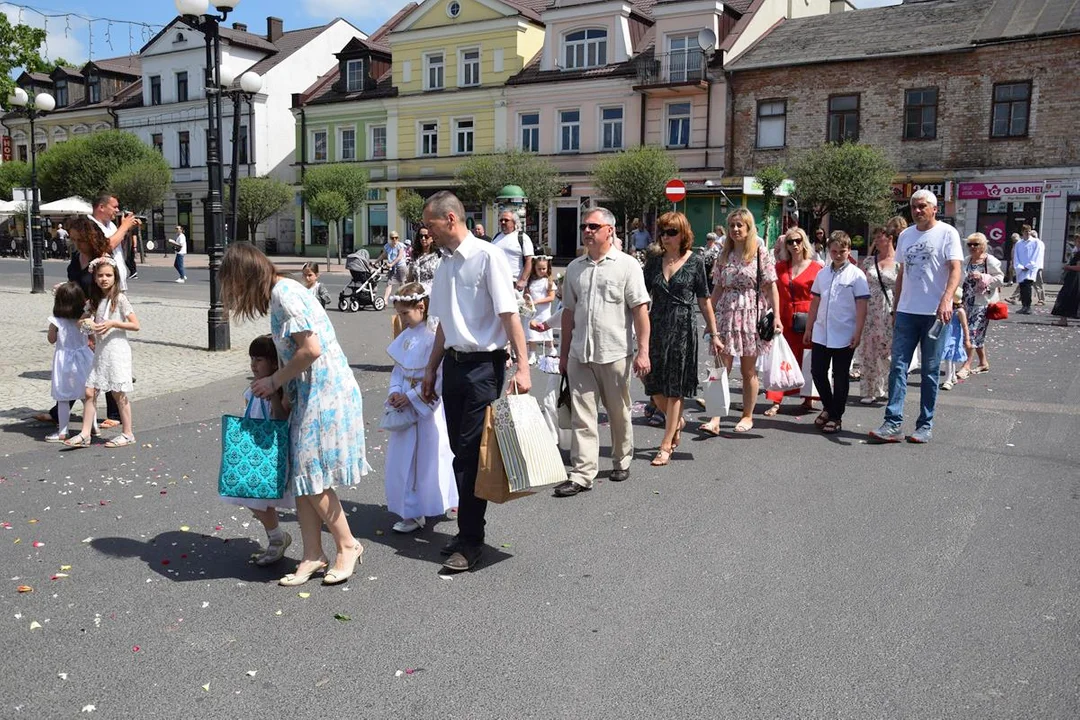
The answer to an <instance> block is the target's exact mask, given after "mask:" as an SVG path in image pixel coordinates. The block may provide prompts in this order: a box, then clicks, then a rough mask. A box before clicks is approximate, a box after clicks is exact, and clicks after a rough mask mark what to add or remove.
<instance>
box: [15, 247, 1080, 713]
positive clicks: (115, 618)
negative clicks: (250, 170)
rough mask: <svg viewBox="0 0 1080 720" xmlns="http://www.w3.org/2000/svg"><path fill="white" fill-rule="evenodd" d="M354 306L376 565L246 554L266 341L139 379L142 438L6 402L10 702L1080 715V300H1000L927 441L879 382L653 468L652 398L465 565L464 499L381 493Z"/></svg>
mask: <svg viewBox="0 0 1080 720" xmlns="http://www.w3.org/2000/svg"><path fill="white" fill-rule="evenodd" d="M4 265H6V263H0V266H4ZM49 270H50V274H52V272H53V269H52V268H51V267H50V268H49ZM3 271H4V270H3V269H2V268H0V273H2V272H3ZM140 275H142V271H140ZM147 278H148V279H152V281H153V282H155V283H156V282H157V279H156V274H154V273H152V274H150V275H148V276H147ZM198 286H199V281H195V282H192V283H189V284H188V285H185V286H175V285H173V286H172V287H168V288H166V287H165V284H164V282H162V287H161V288H160V292H162V293H164V292H185V293H186V292H189V291H191V290H192V289H195V288H198ZM154 287H155V290H157V289H158V288H157V285H156V284H155V285H154ZM204 287H205V286H204ZM335 290H336V289H335ZM331 317H332V318H333V319H334V322H335V325H336V326H337V328H338V332H339V335H340V336H341V338H342V342H343V345H344V347H345V350H346V352H347V353H348V355H349V358H350V361H351V362H352V363H353V365H354V368H355V369H356V371H357V374H358V377H359V379H360V381H361V387H362V388H363V390H364V393H365V398H366V401H367V403H366V407H365V415H366V417H367V419H368V420H369V423H368V433H369V435H368V441H367V444H368V451H369V457H370V460H371V462H372V464H373V465H374V467H375V472H374V473H373V474H372V475H371V476H370V477H369V481H368V482H366V483H364V484H363V485H361V486H359V487H357V488H354V489H350V490H346V491H344V492H343V494H342V496H343V500H344V501H345V504H346V508H347V511H348V512H349V517H350V524H351V526H352V528H353V530H354V532H355V534H356V535H357V537H359V538H360V539H361V540H362V542H363V543H364V544H365V546H366V552H365V554H364V557H365V564H364V565H363V566H362V568H361V569H360V571H359V572H358V573H357V575H356V576H355V577H354V578H353V580H352V581H350V583H349V584H348V585H347V586H346V587H344V588H340V587H339V588H329V587H321V586H320V585H318V584H317V583H309V585H307V586H305V587H303V588H294V589H287V588H282V587H279V586H277V585H276V584H275V583H274V582H273V581H274V580H276V578H277V577H279V576H280V575H281V574H282V573H284V572H288V571H290V570H291V568H292V563H293V560H286V561H284V562H283V563H282V565H281V567H278V568H273V569H261V568H255V567H253V566H251V565H248V564H247V558H248V555H249V554H250V553H251V552H253V551H254V549H255V547H256V545H255V542H256V541H261V540H262V538H261V537H260V532H257V531H256V527H257V523H255V522H253V521H252V520H251V519H250V518H248V517H246V516H245V514H244V513H243V512H242V511H241V509H240V508H236V507H234V506H228V505H224V504H223V503H221V502H220V501H219V499H218V498H217V495H216V486H215V480H216V472H217V465H218V460H219V432H218V419H219V416H220V415H221V414H222V413H223V412H235V411H236V409H237V407H238V405H239V402H240V395H241V392H242V390H243V388H244V387H245V385H246V382H247V381H246V380H245V379H244V377H243V375H242V374H241V373H242V372H243V368H239V370H240V372H238V374H237V377H236V378H235V379H234V380H228V381H223V382H219V383H215V384H214V385H210V386H207V387H205V388H202V389H200V390H198V391H195V392H188V393H178V394H176V395H173V396H167V397H163V398H156V399H151V400H144V401H139V402H136V404H135V414H136V422H137V427H138V431H139V432H138V435H139V447H137V448H135V449H129V450H127V451H123V452H122V451H109V450H106V449H105V448H103V447H101V446H97V447H95V448H93V449H90V450H81V451H74V452H72V451H62V450H58V449H57V448H56V447H55V446H46V445H43V444H40V443H37V442H33V441H32V440H31V438H36V437H40V435H41V434H42V428H41V427H31V426H13V427H11V428H5V429H4V430H5V433H4V434H3V435H0V438H2V440H0V442H2V443H3V447H4V448H5V450H4V455H3V457H2V458H0V463H2V465H0V468H2V469H0V475H2V480H0V522H3V523H4V525H2V526H0V567H3V573H2V577H3V583H2V584H0V643H2V647H3V648H4V672H3V673H0V717H4V718H7V717H12V718H23V717H25V718H67V717H74V716H79V717H81V716H82V714H83V713H84V712H87V713H88V712H91V711H90V708H91V707H92V708H93V711H92V716H93V717H101V718H140V719H142V718H204V717H205V718H210V717H214V718H219V717H236V718H256V717H261V718H278V717H296V718H320V719H324V718H343V717H363V718H387V717H427V718H515V719H516V718H604V719H607V718H611V719H612V720H615V719H622V718H964V719H968V718H1062V719H1065V718H1076V717H1078V716H1080V676H1078V674H1077V670H1076V669H1077V667H1080V647H1078V643H1077V638H1078V636H1080V623H1078V612H1080V608H1078V599H1080V578H1078V567H1080V566H1078V563H1077V561H1076V557H1077V551H1078V549H1080V548H1078V546H1080V536H1078V533H1077V527H1078V521H1080V473H1078V472H1077V463H1078V461H1080V444H1078V443H1077V440H1076V439H1077V437H1080V422H1078V419H1080V410H1078V400H1080V366H1078V365H1077V363H1076V359H1077V356H1078V351H1080V329H1078V328H1076V327H1074V328H1071V329H1068V330H1061V329H1058V328H1052V327H1050V326H1049V325H1048V319H1047V317H1046V316H1045V314H1044V313H1041V314H1037V315H1035V316H1032V317H1029V318H1020V319H1012V320H1009V321H1006V322H1003V323H999V324H995V325H994V327H993V328H992V329H991V339H990V361H991V364H992V366H993V370H992V372H991V373H990V374H988V375H981V376H977V377H975V378H973V379H970V380H968V381H967V382H964V383H962V384H960V385H959V386H958V387H957V389H955V390H953V391H952V392H951V393H942V395H941V401H940V403H939V408H938V421H937V426H936V427H935V437H934V442H933V443H932V444H930V445H928V446H925V447H916V446H910V445H900V446H884V447H883V446H871V445H867V444H865V443H864V442H863V438H864V437H865V435H864V433H865V431H867V430H869V429H870V428H871V427H874V426H876V425H877V424H878V423H879V422H880V420H881V415H882V410H881V409H880V408H866V407H863V406H860V405H857V404H856V405H855V406H853V407H851V408H850V410H849V413H848V415H847V417H845V432H844V433H843V434H841V435H839V436H835V437H829V438H827V437H824V436H821V435H819V434H818V433H816V432H815V431H813V429H812V426H811V422H810V421H811V419H812V418H811V417H799V416H797V415H787V414H782V415H781V416H779V417H778V418H774V419H762V418H760V417H759V418H758V421H757V426H756V428H755V430H754V431H753V432H751V433H748V434H747V435H744V436H735V435H734V434H732V433H730V432H726V433H725V436H724V437H722V438H716V439H712V438H709V439H706V438H698V437H696V435H695V433H694V432H690V433H688V435H687V436H686V437H685V439H684V441H683V446H682V447H681V448H680V449H679V451H678V452H677V453H676V455H675V459H674V461H673V464H672V465H671V466H669V467H668V468H662V469H654V468H650V467H649V466H648V463H647V460H648V459H649V458H650V457H651V455H652V453H653V451H654V450H655V448H656V446H657V444H658V442H659V439H660V431H659V430H657V429H653V428H649V427H646V426H639V427H637V428H636V429H635V432H636V437H637V444H638V446H639V451H638V453H639V454H638V458H639V459H638V460H637V461H636V462H635V463H634V465H633V467H632V476H631V479H630V480H629V481H628V482H626V483H622V484H620V485H613V484H610V483H608V482H605V481H601V482H599V484H598V486H597V488H596V489H595V490H593V491H592V492H590V493H586V494H582V495H579V496H577V497H574V498H568V499H556V498H552V497H550V495H549V494H547V493H540V494H538V495H536V496H533V497H529V498H526V499H522V500H517V501H514V502H512V503H509V504H507V505H505V506H492V507H491V509H490V511H489V513H488V520H489V523H488V532H489V535H488V542H489V551H488V554H487V556H486V561H485V562H484V563H483V565H482V566H481V568H480V569H479V570H478V571H475V572H472V573H468V574H464V575H458V576H454V577H453V578H452V579H444V578H443V577H442V576H440V574H439V573H438V572H437V570H438V562H439V560H440V556H439V555H438V552H437V550H438V547H439V546H440V545H441V544H442V542H443V541H444V540H445V539H446V538H447V537H448V536H449V535H451V534H453V532H454V523H453V522H450V521H442V522H439V523H437V524H436V525H435V526H434V527H432V526H431V525H430V524H429V527H428V529H427V530H425V531H423V532H422V533H420V534H417V535H413V536H407V537H401V536H396V535H394V534H393V533H392V532H390V525H391V524H392V522H393V521H394V520H395V518H393V517H391V516H390V515H389V514H388V513H387V512H386V510H385V507H384V505H383V503H384V492H383V488H382V465H383V460H384V457H385V436H384V435H382V434H381V433H380V432H378V430H377V429H376V425H375V422H374V420H375V418H377V416H378V410H379V405H380V401H381V399H382V397H383V394H384V393H385V387H386V384H387V380H388V375H389V370H390V367H389V362H388V360H387V359H386V357H385V354H384V352H383V348H384V347H385V345H386V342H387V340H388V334H389V314H388V313H374V312H372V311H367V312H364V313H359V314H356V315H342V314H339V313H333V314H332V315H331ZM912 383H913V385H917V378H914V377H913V378H912ZM913 390H914V392H913V394H912V395H909V398H911V400H912V402H909V405H908V409H909V412H910V411H913V410H914V407H915V406H914V398H915V396H917V387H914V388H913ZM635 395H636V396H638V398H639V399H640V395H641V392H640V387H639V388H637V390H636V392H635ZM760 408H761V409H763V408H764V401H763V400H762V404H761V405H760ZM688 417H690V418H691V420H693V421H696V420H697V419H698V418H699V417H700V414H699V413H688ZM912 420H913V417H912V418H909V421H908V424H909V426H910V425H911V424H912V423H911V421H912ZM732 424H733V419H729V420H728V421H726V422H725V425H724V427H725V430H730V428H731V426H732ZM691 427H694V424H693V423H692V424H691ZM909 429H910V427H909ZM284 525H285V527H286V528H287V529H289V530H290V531H291V532H293V534H294V535H296V536H298V531H297V528H296V525H295V521H294V519H293V518H291V517H287V518H286V519H285V522H284ZM9 526H10V527H9ZM325 542H326V544H327V547H331V546H330V544H329V538H325ZM35 543H43V544H41V545H37V546H36V545H35ZM298 554H299V548H298V547H297V546H294V547H293V548H292V549H291V550H290V552H289V555H290V557H291V558H296V557H298ZM68 566H70V567H68ZM58 574H63V575H65V576H64V577H59V576H58ZM54 576H56V579H51V578H52V577H54ZM19 585H30V586H32V587H33V588H34V590H33V592H29V593H22V594H20V593H18V592H17V587H18V586H19ZM300 592H302V593H310V595H309V596H307V597H302V596H301V595H299V594H298V593H300ZM335 615H339V616H342V617H343V618H345V617H347V618H348V619H336V618H335ZM37 625H40V627H36V626H37Z"/></svg>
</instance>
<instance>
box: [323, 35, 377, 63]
mask: <svg viewBox="0 0 1080 720" xmlns="http://www.w3.org/2000/svg"><path fill="white" fill-rule="evenodd" d="M372 52H375V53H381V54H383V55H390V48H388V47H387V46H385V45H381V44H379V43H377V42H372V41H371V38H368V39H367V40H364V39H363V38H358V37H354V38H353V39H352V40H350V41H349V42H348V43H347V44H346V45H345V47H343V48H341V50H340V51H339V52H336V53H334V55H335V56H336V57H339V58H340V57H341V56H343V55H358V54H361V53H372Z"/></svg>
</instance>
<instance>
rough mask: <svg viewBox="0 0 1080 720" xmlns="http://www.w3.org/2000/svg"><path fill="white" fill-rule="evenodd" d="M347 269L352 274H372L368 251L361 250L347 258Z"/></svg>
mask: <svg viewBox="0 0 1080 720" xmlns="http://www.w3.org/2000/svg"><path fill="white" fill-rule="evenodd" d="M345 269H346V270H348V271H349V272H350V273H365V274H371V271H372V265H371V260H370V259H369V257H368V253H367V251H366V250H359V251H357V252H354V253H353V254H352V255H348V256H346V258H345Z"/></svg>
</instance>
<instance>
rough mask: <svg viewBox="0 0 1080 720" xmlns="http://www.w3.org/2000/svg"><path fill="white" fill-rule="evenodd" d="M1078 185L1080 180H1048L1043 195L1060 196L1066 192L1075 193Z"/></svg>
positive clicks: (1047, 196) (1046, 196)
mask: <svg viewBox="0 0 1080 720" xmlns="http://www.w3.org/2000/svg"><path fill="white" fill-rule="evenodd" d="M1078 185H1080V180H1047V181H1046V189H1045V191H1044V192H1043V197H1044V198H1059V197H1061V196H1062V195H1064V194H1066V193H1074V192H1076V191H1077V189H1078V188H1077V186H1078Z"/></svg>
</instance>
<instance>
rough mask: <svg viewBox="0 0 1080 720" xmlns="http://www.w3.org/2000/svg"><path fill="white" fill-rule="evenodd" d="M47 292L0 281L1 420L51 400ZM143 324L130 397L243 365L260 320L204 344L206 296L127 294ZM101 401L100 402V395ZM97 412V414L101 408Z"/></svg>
mask: <svg viewBox="0 0 1080 720" xmlns="http://www.w3.org/2000/svg"><path fill="white" fill-rule="evenodd" d="M52 302H53V299H52V295H51V294H49V293H45V294H41V295H32V294H30V293H28V292H26V290H25V288H15V287H6V286H0V306H2V307H3V308H4V314H5V315H6V316H7V324H8V328H7V333H6V335H7V337H6V341H5V342H4V343H0V367H3V373H2V374H0V425H9V424H12V423H16V422H20V421H21V420H23V419H25V418H26V417H28V416H29V415H30V414H32V413H33V412H36V411H41V410H47V409H48V408H49V407H50V406H51V405H52V403H53V400H52V396H51V394H50V387H51V380H50V378H51V375H52V359H53V349H52V345H50V344H49V341H48V340H47V338H46V333H47V331H48V317H49V315H51V314H52ZM132 304H133V306H134V308H135V315H136V316H137V317H138V318H139V324H140V325H141V327H142V329H141V330H140V331H139V332H137V333H131V334H130V336H129V337H130V339H131V349H132V355H133V364H134V372H135V379H136V382H135V392H134V393H133V397H134V398H135V399H142V398H151V397H156V396H159V395H164V394H166V393H171V392H175V391H177V390H184V389H190V388H196V387H202V386H204V385H207V384H209V383H212V382H214V381H216V380H222V379H224V378H228V377H233V376H236V375H239V374H243V373H246V372H247V371H248V357H247V347H248V344H249V343H250V342H251V340H252V339H253V338H254V337H255V336H257V335H259V334H261V333H263V332H265V331H266V322H265V321H264V322H250V323H244V324H237V323H235V322H234V323H232V324H231V329H230V336H231V345H232V349H231V350H228V351H224V352H210V351H208V350H206V349H205V348H206V343H207V329H206V312H207V303H206V302H196V301H190V300H176V299H162V298H156V297H133V298H132ZM99 404H100V405H102V406H103V405H104V401H103V400H99ZM101 412H104V409H103V408H102V410H101Z"/></svg>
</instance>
